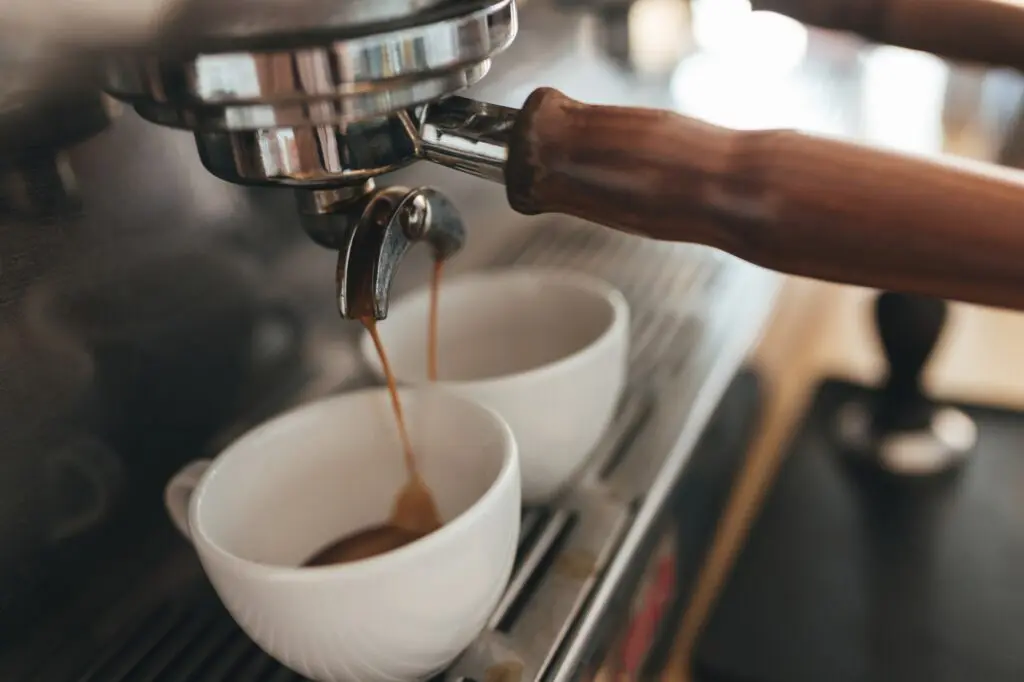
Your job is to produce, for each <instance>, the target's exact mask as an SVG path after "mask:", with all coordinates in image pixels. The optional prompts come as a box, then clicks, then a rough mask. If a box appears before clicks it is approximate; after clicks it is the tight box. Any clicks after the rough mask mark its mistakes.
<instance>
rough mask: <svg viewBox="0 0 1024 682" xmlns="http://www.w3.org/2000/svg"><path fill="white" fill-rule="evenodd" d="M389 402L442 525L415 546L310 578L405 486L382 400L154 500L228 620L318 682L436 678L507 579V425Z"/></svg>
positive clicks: (413, 402) (442, 399)
mask: <svg viewBox="0 0 1024 682" xmlns="http://www.w3.org/2000/svg"><path fill="white" fill-rule="evenodd" d="M399 397H400V399H401V404H402V408H403V415H404V418H405V423H406V426H407V428H408V432H409V439H410V442H411V444H412V447H413V449H414V452H415V453H416V456H417V463H418V466H419V471H420V473H421V475H422V477H423V480H424V482H425V483H426V485H427V486H428V487H429V488H430V490H431V491H432V492H433V494H434V497H435V500H436V502H437V507H438V511H439V513H440V516H441V518H442V520H443V525H442V527H441V528H439V529H437V530H436V531H434V532H432V533H430V534H428V535H426V536H425V537H422V538H419V539H418V540H416V541H415V542H411V543H409V544H406V545H404V546H401V547H398V548H397V549H393V550H391V551H387V552H385V553H381V554H377V555H375V556H370V557H369V558H359V559H357V560H352V559H351V558H346V562H345V563H331V564H330V565H315V566H311V565H308V564H310V563H311V561H310V560H311V559H313V558H314V557H315V555H317V554H318V553H320V552H321V551H322V550H323V549H324V548H326V547H328V546H329V545H331V544H332V543H334V542H336V541H338V539H339V538H346V537H350V536H352V535H353V534H356V533H360V532H364V531H366V529H370V528H374V527H378V526H380V525H381V524H384V523H386V522H387V520H388V519H389V518H390V517H391V514H392V506H393V500H394V499H395V495H396V493H397V492H398V491H399V490H400V489H401V488H402V487H403V486H404V485H405V484H406V481H407V472H406V469H405V464H404V461H403V445H402V443H401V439H400V438H399V437H398V434H397V432H396V429H395V425H394V416H393V413H392V408H391V400H390V397H389V395H388V392H387V390H385V389H371V390H366V391H360V392H357V393H350V394H344V395H340V396H336V397H332V398H328V399H326V400H322V401H319V402H315V403H311V404H309V405H306V406H303V407H300V408H298V409H296V410H294V411H292V412H289V413H286V414H284V415H282V416H280V417H278V418H276V419H274V420H272V421H270V422H267V423H265V424H264V425H262V426H260V427H258V428H256V429H255V430H253V431H251V432H249V433H248V434H246V435H245V436H243V437H242V438H240V439H239V440H238V441H236V442H235V443H234V444H232V445H231V446H229V447H228V448H227V449H226V450H225V451H224V452H223V453H222V454H221V455H219V456H218V457H217V458H216V459H215V460H213V461H212V462H206V461H203V462H196V463H193V464H191V465H189V466H188V467H186V468H185V469H184V470H182V471H181V472H180V473H179V474H178V475H177V476H175V478H174V479H172V481H171V483H170V484H169V485H168V488H167V493H166V501H167V506H168V510H169V512H170V515H171V518H172V520H173V521H174V522H175V524H176V525H177V526H178V527H179V529H180V530H181V531H182V532H183V533H185V534H186V537H189V538H190V540H191V542H192V544H193V545H194V546H195V548H196V551H197V553H198V554H199V558H200V560H201V562H202V565H203V568H204V570H205V572H206V574H207V576H208V577H209V578H210V581H211V583H212V584H213V586H214V588H215V589H216V591H217V593H218V595H219V596H220V598H221V600H222V601H223V602H224V604H225V606H226V607H227V609H228V611H229V612H230V613H231V615H232V616H233V617H234V619H235V620H236V621H237V622H238V623H239V625H240V626H241V627H242V629H243V630H244V631H245V632H246V633H247V634H248V635H249V636H250V637H251V638H252V639H253V640H254V641H255V642H256V643H257V644H259V645H260V646H261V647H262V648H263V649H264V650H265V651H267V652H268V653H269V654H270V655H271V656H273V657H274V658H276V659H277V660H279V661H281V662H282V663H284V664H285V665H287V666H288V667H290V668H292V669H293V670H295V671H297V672H299V673H300V674H302V675H304V676H306V677H308V678H311V679H313V680H317V681H318V682H342V681H344V682H348V681H349V680H359V681H360V682H374V681H376V680H380V681H381V682H383V681H384V680H392V681H393V680H415V679H422V678H424V677H427V676H429V675H431V674H433V673H435V672H437V671H439V670H441V669H443V668H445V667H446V666H448V665H449V664H450V663H451V662H452V661H453V660H454V659H455V658H456V657H457V656H458V655H459V654H460V653H461V652H462V651H463V650H464V649H465V647H467V646H468V645H469V644H470V643H471V642H472V641H473V639H474V638H475V637H476V636H477V635H478V634H479V633H480V631H481V630H482V629H483V628H484V626H485V625H486V622H487V619H488V618H489V617H490V614H491V613H492V612H493V610H494V608H495V607H496V605H497V603H498V600H499V598H500V597H501V594H502V593H503V591H504V589H505V586H506V584H507V582H508V578H509V576H510V574H511V570H512V564H513V561H514V558H515V551H516V545H517V542H518V534H519V521H520V504H521V500H520V474H519V468H518V459H517V456H516V446H515V442H514V439H513V436H512V433H511V430H510V429H509V427H508V425H507V424H506V423H505V422H504V420H503V419H502V418H501V417H500V416H498V415H497V414H496V413H494V412H493V411H491V410H489V409H487V408H485V407H483V406H481V405H479V404H477V403H474V402H473V401H470V400H466V399H464V398H461V397H459V396H456V395H453V394H451V393H448V392H445V391H440V390H435V389H431V388H424V389H406V390H402V391H399ZM313 563H316V562H313Z"/></svg>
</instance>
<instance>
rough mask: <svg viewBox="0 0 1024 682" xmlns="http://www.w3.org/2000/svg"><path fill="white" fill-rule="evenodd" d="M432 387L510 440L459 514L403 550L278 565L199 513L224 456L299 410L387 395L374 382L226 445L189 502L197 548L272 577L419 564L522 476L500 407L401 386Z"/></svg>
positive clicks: (345, 574) (351, 573)
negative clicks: (216, 533)
mask: <svg viewBox="0 0 1024 682" xmlns="http://www.w3.org/2000/svg"><path fill="white" fill-rule="evenodd" d="M432 392H436V394H438V395H441V396H443V397H444V399H446V400H452V401H454V402H456V403H461V404H462V406H463V407H468V408H469V409H470V410H476V411H477V412H479V413H480V414H481V415H483V416H484V417H485V418H486V419H487V420H489V421H490V422H491V424H492V425H493V426H495V427H496V430H497V432H499V433H500V434H501V436H502V439H503V442H504V447H503V452H502V462H501V468H500V469H499V470H498V473H497V475H496V476H495V477H494V480H493V481H492V482H491V484H490V486H488V488H487V490H485V491H484V493H483V494H482V495H480V496H479V497H478V498H477V499H476V501H475V502H473V503H472V504H471V505H470V506H469V507H467V508H466V509H464V510H463V511H462V512H461V513H459V514H458V515H457V516H456V517H455V518H453V519H451V520H450V521H448V522H447V523H445V524H444V525H443V526H441V528H439V529H437V530H436V531H434V532H433V533H430V534H429V535H426V536H424V537H422V538H420V539H418V540H415V541H413V542H410V543H409V544H407V545H403V546H402V547H399V548H398V549H394V550H391V551H388V552H385V553H384V554H378V555H376V556H372V557H369V558H366V559H359V560H358V561H353V562H350V563H345V564H338V565H329V566H302V565H299V566H278V565H273V564H265V563H260V562H258V561H253V560H251V559H246V558H244V557H240V556H238V555H236V554H234V553H232V552H229V551H228V550H226V549H224V548H223V547H222V546H221V545H220V544H218V543H217V542H215V541H214V540H213V539H212V538H210V536H209V535H208V534H207V533H206V532H205V530H204V529H203V527H202V524H201V523H200V519H199V518H198V514H199V505H200V503H201V501H202V498H203V495H204V494H205V493H206V489H207V486H208V485H210V482H211V481H212V480H213V478H214V477H215V476H216V474H217V470H218V465H219V462H220V461H221V458H223V457H228V456H234V457H238V456H239V455H238V454H233V453H237V452H244V451H245V449H247V448H246V446H247V444H248V442H249V441H251V440H255V439H258V438H261V437H263V436H265V435H266V434H267V432H270V431H273V430H275V429H280V428H283V427H284V426H285V425H286V424H287V423H288V422H289V421H291V420H292V419H294V418H295V417H296V416H297V415H299V414H304V413H308V412H310V411H321V412H324V411H333V410H337V409H339V407H340V406H341V405H342V404H344V403H346V402H349V401H352V402H354V401H357V400H367V399H369V398H370V397H371V396H384V397H387V393H388V389H387V388H386V387H371V388H365V389H360V390H357V391H351V392H347V393H341V394H338V395H333V396H329V397H327V398H322V399H320V400H315V401H313V402H309V403H305V404H303V405H299V406H297V407H295V408H292V409H291V410H288V411H285V412H282V413H281V414H279V415H278V416H276V417H274V418H272V419H269V420H267V421H265V422H263V423H261V424H259V425H258V426H256V427H254V428H253V429H251V430H249V431H247V432H246V433H244V434H243V435H242V436H240V437H239V438H237V439H236V440H235V441H233V442H232V443H231V444H230V445H228V446H227V447H226V448H224V449H223V450H222V451H221V452H220V453H219V454H218V455H217V456H216V457H215V458H214V459H213V461H212V462H211V464H210V466H209V468H208V469H207V470H206V471H205V472H204V473H203V476H202V478H201V480H200V481H199V484H198V485H197V486H196V487H195V490H193V491H192V498H191V500H190V501H189V507H188V519H189V527H190V534H191V536H192V542H193V543H194V544H195V545H196V548H197V549H199V548H200V545H201V546H202V549H203V550H204V551H209V552H212V553H214V554H215V555H216V556H217V557H218V558H219V559H220V560H222V561H226V562H227V563H229V564H230V565H231V566H233V567H234V568H235V569H238V570H245V571H248V572H256V573H259V574H261V575H263V576H265V577H267V578H270V579H279V580H300V581H301V580H321V579H323V578H324V577H331V578H335V579H338V578H352V579H355V578H359V577H361V576H364V575H365V574H367V573H370V572H374V571H376V570H377V569H378V568H379V567H380V566H382V565H384V564H386V563H395V562H399V563H410V562H413V563H415V562H416V561H417V560H418V558H419V557H421V556H422V555H424V553H426V552H429V551H432V549H433V547H434V545H436V544H437V543H441V542H447V541H448V539H449V538H453V537H455V536H456V535H457V534H458V533H460V532H462V530H463V529H464V528H466V527H467V525H468V524H470V523H472V521H473V516H475V515H478V513H477V514H474V511H475V510H478V509H479V508H480V507H483V506H484V505H489V504H493V501H494V500H495V499H497V498H498V497H499V496H500V494H501V490H502V489H504V488H506V487H507V486H508V485H509V484H510V483H512V484H514V483H517V482H518V479H519V470H518V457H519V450H518V444H517V443H516V440H515V436H514V435H513V433H512V429H511V427H510V426H509V425H508V422H506V421H505V419H504V418H503V417H502V416H501V415H500V414H498V413H497V412H496V411H494V410H492V409H490V408H489V407H485V406H483V405H481V404H480V403H477V402H475V401H473V400H469V399H467V398H463V397H461V396H458V395H456V394H453V393H450V392H446V391H441V390H439V389H437V388H434V387H432V386H420V387H411V386H410V387H404V388H399V390H398V393H399V396H400V398H404V397H405V396H407V395H409V394H424V393H432Z"/></svg>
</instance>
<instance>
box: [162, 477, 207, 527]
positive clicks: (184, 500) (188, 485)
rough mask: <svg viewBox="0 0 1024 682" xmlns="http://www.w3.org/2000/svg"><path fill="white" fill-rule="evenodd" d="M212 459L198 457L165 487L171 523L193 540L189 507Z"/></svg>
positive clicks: (165, 498)
mask: <svg viewBox="0 0 1024 682" xmlns="http://www.w3.org/2000/svg"><path fill="white" fill-rule="evenodd" d="M211 463H212V460H209V459H197V460H196V461H194V462H190V463H188V464H186V465H185V466H184V467H182V469H181V471H179V472H178V473H176V474H174V476H173V477H171V480H170V481H169V482H168V483H167V487H166V488H164V505H165V506H166V507H167V515H168V516H170V517H171V523H173V524H174V527H175V528H177V529H178V532H180V533H181V534H182V535H184V536H185V539H186V540H188V541H189V542H191V541H192V531H191V529H190V528H189V522H188V507H189V502H190V501H191V500H192V492H193V491H194V490H195V489H196V486H197V485H199V481H200V480H201V479H202V478H203V474H205V473H206V470H207V469H209V468H210V464H211Z"/></svg>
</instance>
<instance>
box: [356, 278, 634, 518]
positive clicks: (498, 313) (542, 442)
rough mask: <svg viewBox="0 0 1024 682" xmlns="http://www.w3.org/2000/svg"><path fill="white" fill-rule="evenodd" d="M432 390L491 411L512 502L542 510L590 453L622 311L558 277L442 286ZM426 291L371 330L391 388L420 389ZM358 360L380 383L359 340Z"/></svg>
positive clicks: (607, 296)
mask: <svg viewBox="0 0 1024 682" xmlns="http://www.w3.org/2000/svg"><path fill="white" fill-rule="evenodd" d="M439 301H440V306H439V311H438V379H439V382H438V386H440V387H441V388H443V389H445V390H448V391H451V392H454V393H456V394H458V395H461V396H464V397H466V398H470V399H472V400H475V401H477V402H479V403H481V404H483V405H485V406H487V407H490V408H492V409H493V410H494V411H496V412H497V413H499V414H500V415H501V416H502V417H504V418H505V420H506V421H507V422H508V423H509V425H510V426H511V427H512V432H513V433H514V434H515V439H516V444H517V445H518V447H519V462H520V468H521V470H522V475H523V500H524V502H526V503H528V504H536V503H542V502H546V501H549V500H550V498H551V497H552V496H553V495H555V494H556V493H557V492H558V491H559V490H560V489H561V488H562V487H563V486H564V485H565V484H566V482H567V481H569V480H570V479H571V478H572V476H573V474H574V473H575V472H577V471H578V470H579V468H580V466H581V465H582V464H583V463H584V462H585V461H586V459H587V456H588V455H589V454H590V453H591V451H593V450H594V448H595V447H596V446H597V444H598V441H599V440H600V439H601V436H602V435H603V434H604V432H605V430H606V429H607V428H608V425H609V423H610V422H611V420H612V417H613V416H614V414H615V409H616V406H617V404H618V401H619V397H620V395H621V393H622V389H623V386H624V384H625V381H626V370H627V362H628V354H629V308H628V306H627V304H626V300H625V298H624V297H623V296H622V294H621V293H619V292H618V291H617V290H615V289H614V288H613V287H612V286H611V285H609V284H607V283H605V282H603V281H601V280H599V279H595V278H593V277H590V276H588V275H584V274H582V273H578V272H573V271H569V270H557V269H548V268H532V267H528V268H515V269H506V270H489V271H480V272H475V273H471V274H467V275H463V276H460V277H455V278H452V279H451V280H444V281H442V284H441V291H440V294H439ZM429 312H430V291H429V289H421V290H418V291H416V292H413V293H412V294H410V295H408V296H406V297H404V298H401V299H399V300H397V301H395V302H394V303H392V305H391V306H390V311H389V312H388V317H387V319H386V320H384V321H382V322H380V323H379V325H378V329H379V332H380V336H381V340H382V342H383V344H384V349H385V351H386V352H387V354H388V360H389V362H390V363H391V366H392V369H393V371H394V372H395V375H396V377H397V379H398V381H399V382H400V383H402V384H406V385H419V384H424V383H426V382H427V341H426V339H427V333H428V332H427V325H428V318H429ZM361 350H362V353H363V357H364V359H365V360H366V362H367V363H368V364H369V365H370V367H372V368H373V369H374V371H376V372H377V373H378V375H380V374H382V372H381V365H380V361H379V359H378V356H377V352H376V349H375V348H374V345H373V340H372V339H371V338H370V337H369V335H368V334H365V335H364V337H363V339H362V342H361Z"/></svg>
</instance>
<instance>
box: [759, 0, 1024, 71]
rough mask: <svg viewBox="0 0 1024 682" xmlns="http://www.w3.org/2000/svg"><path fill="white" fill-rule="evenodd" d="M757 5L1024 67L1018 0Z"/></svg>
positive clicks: (910, 44) (1023, 6) (940, 51)
mask: <svg viewBox="0 0 1024 682" xmlns="http://www.w3.org/2000/svg"><path fill="white" fill-rule="evenodd" d="M751 4H752V5H753V8H754V9H756V10H768V11H773V12H778V13H780V14H785V15H787V16H789V17H791V18H793V19H797V20H799V21H802V22H803V23H805V24H810V25H812V26H818V27H821V28H827V29H833V30H837V31H849V32H851V33H855V34H857V35H860V36H861V37H863V38H866V39H868V40H871V41H873V42H877V43H888V44H890V45H897V46H899V47H906V48H910V49H914V50H924V51H926V52H932V53H934V54H937V55H941V56H943V57H949V58H951V59H960V60H967V61H973V62H981V63H984V64H989V65H994V66H1009V67H1013V68H1015V69H1018V70H1021V71H1024V2H1019V0H752V3H751Z"/></svg>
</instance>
